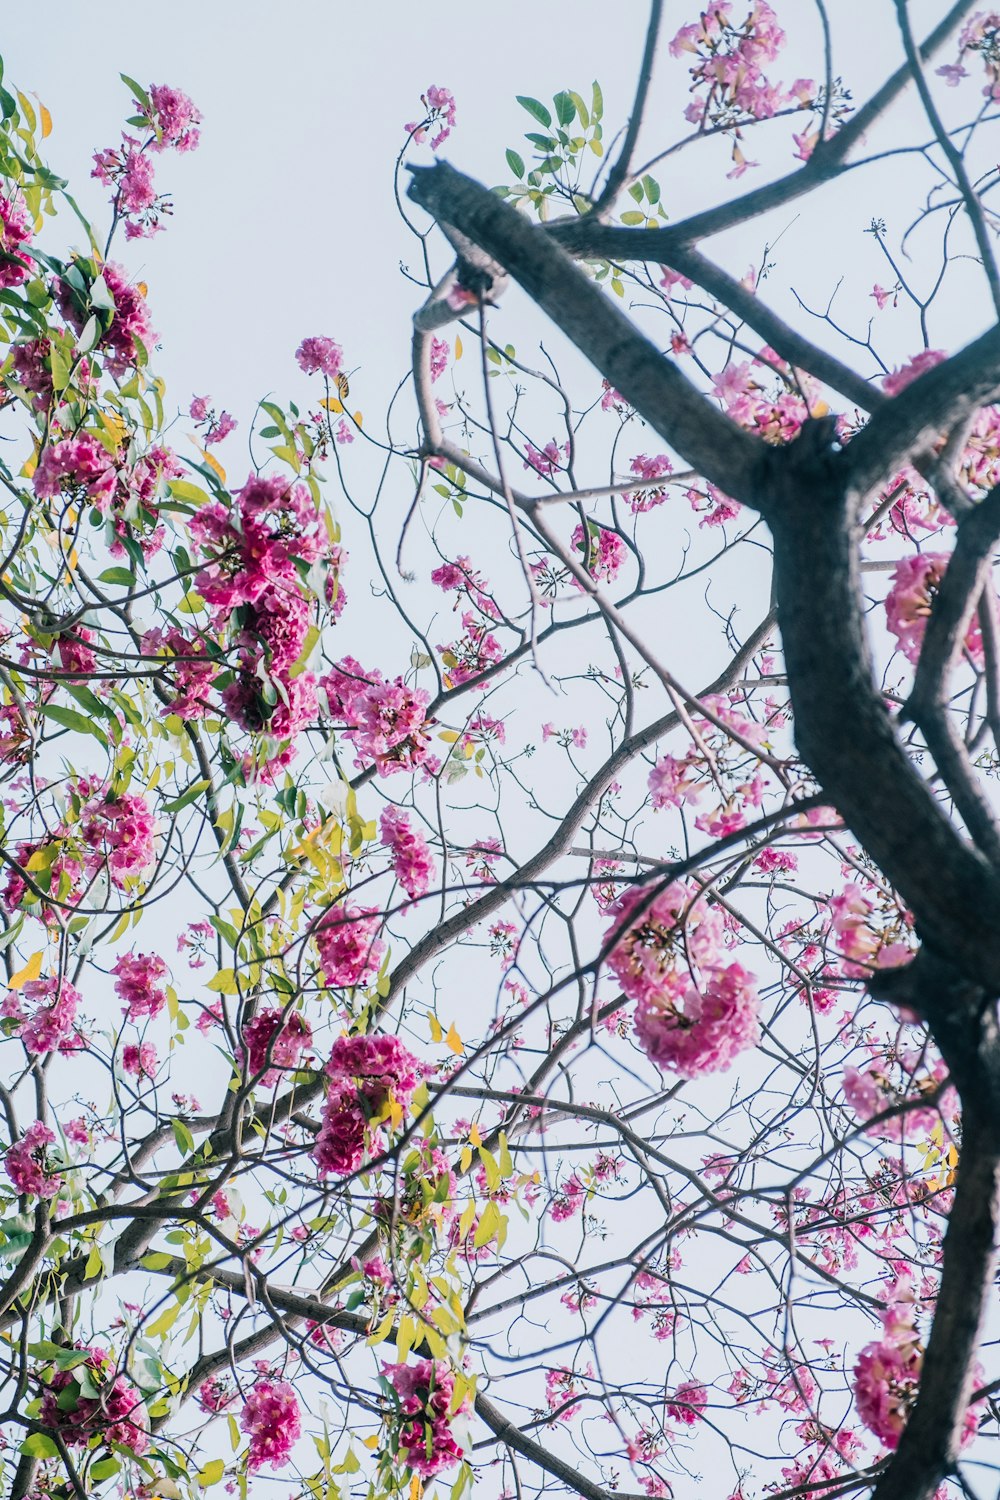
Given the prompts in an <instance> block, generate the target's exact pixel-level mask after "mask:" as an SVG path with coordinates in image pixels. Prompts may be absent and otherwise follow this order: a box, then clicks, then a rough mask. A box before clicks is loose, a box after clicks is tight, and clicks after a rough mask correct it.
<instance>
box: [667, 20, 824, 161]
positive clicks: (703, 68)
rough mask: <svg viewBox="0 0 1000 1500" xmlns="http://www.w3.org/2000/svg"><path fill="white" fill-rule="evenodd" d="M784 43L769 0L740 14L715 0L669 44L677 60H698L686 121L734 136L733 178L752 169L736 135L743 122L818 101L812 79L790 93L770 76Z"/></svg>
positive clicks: (795, 85) (798, 83)
mask: <svg viewBox="0 0 1000 1500" xmlns="http://www.w3.org/2000/svg"><path fill="white" fill-rule="evenodd" d="M784 45H785V33H784V32H783V31H782V29H781V27H780V26H779V25H778V19H777V16H776V15H775V13H774V11H773V10H772V9H771V7H770V5H768V4H767V0H751V4H750V8H749V12H747V7H746V6H745V5H741V6H740V8H739V11H738V12H735V13H734V10H733V5H732V0H712V3H711V4H710V5H708V6H706V8H705V9H704V10H703V11H702V13H701V16H700V17H699V19H698V21H696V22H694V23H692V24H690V25H688V26H682V27H681V29H680V31H678V33H677V35H676V36H675V37H674V38H673V40H672V41H671V43H670V51H671V53H672V55H673V56H674V57H681V56H684V55H685V54H687V55H688V56H690V57H693V59H694V61H693V63H692V65H691V68H690V70H689V71H690V74H691V78H692V80H693V82H692V86H691V93H692V95H693V97H692V101H691V103H690V104H689V105H688V107H687V109H686V110H685V111H684V117H685V119H687V120H688V121H690V123H691V124H692V125H696V126H698V127H700V128H705V127H708V126H712V127H714V128H717V129H718V128H722V129H730V130H732V131H733V132H734V135H735V140H736V144H735V145H734V160H735V162H736V167H735V168H734V170H733V171H732V172H731V173H730V174H729V175H730V176H731V177H732V176H739V175H741V174H742V172H743V171H745V170H746V166H747V165H751V164H750V163H747V162H746V161H745V158H744V157H743V154H742V152H741V151H740V150H739V144H738V141H739V136H738V134H737V133H736V132H737V129H738V126H739V124H740V123H741V122H746V121H747V120H767V119H770V118H771V117H772V116H773V115H775V114H777V112H778V111H779V110H780V109H784V108H786V107H787V106H789V105H793V106H795V105H797V106H798V107H799V108H801V109H810V108H812V107H813V105H814V103H815V97H816V85H815V84H814V83H813V82H812V80H811V79H807V78H798V79H796V81H795V82H794V83H793V84H792V86H791V88H790V89H787V90H786V89H784V88H782V87H781V86H779V85H776V84H773V83H771V82H770V81H769V80H768V79H767V77H766V76H765V73H764V69H765V67H766V65H767V64H768V63H772V62H774V61H775V60H776V58H777V57H778V54H779V53H780V52H781V50H782V48H783V47H784ZM752 165H756V163H752Z"/></svg>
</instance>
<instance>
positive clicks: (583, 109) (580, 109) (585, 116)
mask: <svg viewBox="0 0 1000 1500" xmlns="http://www.w3.org/2000/svg"><path fill="white" fill-rule="evenodd" d="M567 92H568V94H569V97H570V98H571V99H572V101H573V103H574V104H575V105H576V112H577V114H578V115H579V117H580V124H581V125H582V126H583V128H584V130H586V129H587V126H588V125H589V124H590V111H589V109H588V108H587V106H586V105H585V104H584V102H583V100H582V99H581V98H580V95H579V94H574V92H573V90H572V89H568V90H567Z"/></svg>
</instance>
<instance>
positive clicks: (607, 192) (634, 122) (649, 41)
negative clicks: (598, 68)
mask: <svg viewBox="0 0 1000 1500" xmlns="http://www.w3.org/2000/svg"><path fill="white" fill-rule="evenodd" d="M662 20H663V0H653V3H652V5H651V7H650V11H649V25H648V26H647V27H646V45H645V46H644V48H643V51H642V62H641V64H640V66H639V82H638V84H637V85H636V90H635V101H634V103H633V105H632V113H631V114H630V115H629V120H628V129H627V130H626V132H625V139H624V141H623V142H622V149H621V151H620V152H619V153H618V157H617V160H616V161H615V164H614V166H613V167H612V168H611V171H610V172H609V173H608V180H607V182H606V183H605V184H604V187H603V188H602V189H601V194H600V197H599V198H598V199H597V202H596V203H595V204H594V213H595V214H597V215H598V216H599V215H601V214H603V213H605V212H606V211H607V210H608V209H610V208H611V207H612V205H613V204H614V201H615V199H616V198H617V196H618V193H619V191H620V189H621V188H622V187H623V186H624V184H625V182H626V180H627V178H628V175H629V170H630V168H631V166H632V157H633V155H634V153H635V147H636V142H637V141H638V139H639V130H640V128H641V126H642V119H643V115H644V114H645V111H646V99H647V97H648V95H649V85H650V83H651V81H652V77H653V61H654V58H655V57H656V43H657V40H658V38H659V35H660V24H661V22H662Z"/></svg>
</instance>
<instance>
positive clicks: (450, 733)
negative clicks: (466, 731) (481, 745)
mask: <svg viewBox="0 0 1000 1500" xmlns="http://www.w3.org/2000/svg"><path fill="white" fill-rule="evenodd" d="M461 733H462V731H461V730H460V729H442V730H441V732H440V733H439V734H438V739H439V740H444V742H445V744H446V745H453V744H454V743H455V741H456V740H457V739H459V738H460V736H461Z"/></svg>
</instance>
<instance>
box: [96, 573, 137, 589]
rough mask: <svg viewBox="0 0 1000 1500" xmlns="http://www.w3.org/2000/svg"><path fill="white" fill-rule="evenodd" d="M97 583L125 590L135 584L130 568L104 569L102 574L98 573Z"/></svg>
mask: <svg viewBox="0 0 1000 1500" xmlns="http://www.w3.org/2000/svg"><path fill="white" fill-rule="evenodd" d="M97 581H98V583H110V584H114V586H115V587H116V588H122V589H127V588H131V587H132V585H133V583H135V574H134V573H133V572H132V569H131V568H105V569H104V572H103V573H98V575H97Z"/></svg>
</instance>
